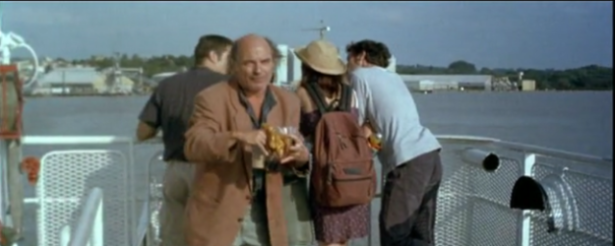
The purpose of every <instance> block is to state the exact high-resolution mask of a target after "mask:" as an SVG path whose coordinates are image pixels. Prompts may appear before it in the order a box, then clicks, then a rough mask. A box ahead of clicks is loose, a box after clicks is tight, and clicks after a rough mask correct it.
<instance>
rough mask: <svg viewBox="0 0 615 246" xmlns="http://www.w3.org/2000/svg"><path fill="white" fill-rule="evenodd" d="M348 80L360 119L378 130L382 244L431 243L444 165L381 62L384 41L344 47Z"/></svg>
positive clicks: (385, 55)
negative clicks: (354, 91) (380, 169)
mask: <svg viewBox="0 0 615 246" xmlns="http://www.w3.org/2000/svg"><path fill="white" fill-rule="evenodd" d="M346 49H347V50H346V51H347V53H348V66H349V68H350V70H351V72H350V81H351V83H352V85H353V87H354V89H355V90H356V93H357V96H358V98H359V116H360V117H359V118H360V120H361V122H360V124H363V123H364V122H365V121H367V122H369V124H370V125H371V126H372V129H373V130H374V131H376V132H378V133H380V134H382V149H381V150H380V152H379V153H378V158H379V159H380V162H381V163H382V165H383V167H382V170H383V173H384V174H385V175H386V182H385V184H384V187H383V195H382V210H381V212H380V218H379V220H380V245H382V246H393V245H400V246H401V245H404V246H408V245H434V244H435V241H434V224H435V218H436V199H437V195H438V188H439V185H440V180H441V179H442V165H441V163H440V154H439V152H440V148H441V146H440V143H438V140H437V139H436V137H435V136H434V135H433V134H432V133H431V132H430V131H429V129H427V128H425V127H423V126H422V125H421V122H420V120H419V115H418V112H417V108H416V105H415V103H414V100H413V99H412V95H411V94H410V92H409V90H408V89H407V87H406V85H405V83H404V81H403V80H402V78H401V77H400V76H399V75H398V74H396V73H392V72H390V71H388V70H386V69H385V68H386V67H388V65H389V59H390V58H391V54H390V52H389V49H388V48H387V47H386V45H385V44H383V43H380V42H376V41H372V40H363V41H360V42H357V43H352V44H350V45H348V47H347V48H346Z"/></svg>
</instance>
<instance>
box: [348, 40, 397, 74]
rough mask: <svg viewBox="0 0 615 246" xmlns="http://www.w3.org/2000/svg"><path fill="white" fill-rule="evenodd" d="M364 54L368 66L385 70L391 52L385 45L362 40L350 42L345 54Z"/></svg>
mask: <svg viewBox="0 0 615 246" xmlns="http://www.w3.org/2000/svg"><path fill="white" fill-rule="evenodd" d="M363 52H365V60H367V62H369V63H370V64H373V65H376V66H380V67H383V68H387V67H388V66H389V60H390V59H391V52H389V48H388V47H387V46H386V44H384V43H381V42H378V41H374V40H370V39H364V40H361V41H359V42H352V43H350V44H349V45H348V46H346V53H348V54H349V55H358V54H361V53H363Z"/></svg>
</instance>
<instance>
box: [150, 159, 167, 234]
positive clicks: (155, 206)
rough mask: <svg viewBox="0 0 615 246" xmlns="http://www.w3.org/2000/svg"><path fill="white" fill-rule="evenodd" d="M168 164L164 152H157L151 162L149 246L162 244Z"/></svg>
mask: <svg viewBox="0 0 615 246" xmlns="http://www.w3.org/2000/svg"><path fill="white" fill-rule="evenodd" d="M165 169H166V164H165V163H164V162H163V161H162V154H161V153H157V154H156V155H155V156H154V158H152V160H151V161H150V163H149V172H148V174H147V175H148V179H149V181H150V183H149V214H150V230H149V232H148V236H147V238H148V240H147V246H157V245H160V243H161V240H160V218H159V215H160V209H161V208H162V200H163V194H162V188H163V183H162V182H163V179H164V173H165V171H164V170H165Z"/></svg>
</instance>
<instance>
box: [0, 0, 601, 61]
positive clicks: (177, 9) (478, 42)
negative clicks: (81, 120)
mask: <svg viewBox="0 0 615 246" xmlns="http://www.w3.org/2000/svg"><path fill="white" fill-rule="evenodd" d="M2 8H3V12H4V13H3V15H4V16H3V23H2V31H3V32H7V31H12V32H14V33H17V34H19V35H21V36H22V37H23V38H24V39H25V40H26V41H27V42H28V43H29V44H30V45H31V46H33V47H34V49H35V50H36V51H37V53H38V54H39V56H50V57H65V58H86V57H90V56H91V55H110V54H112V53H113V52H116V51H117V52H122V53H129V54H139V55H142V56H151V55H161V54H174V55H180V54H183V55H190V54H191V53H192V51H193V49H194V46H195V45H196V41H197V40H198V38H199V37H200V36H201V35H205V34H212V33H213V34H222V35H225V36H228V37H230V38H233V39H236V38H239V37H241V36H242V35H245V34H248V33H256V34H261V35H265V36H268V37H270V38H272V39H273V40H274V41H275V42H277V43H280V44H287V45H289V46H291V47H296V46H300V45H305V44H307V43H309V42H310V41H312V40H314V39H317V38H318V32H317V31H307V30H305V29H309V28H317V27H319V26H320V20H324V22H325V23H326V24H327V25H329V26H330V27H331V32H330V33H328V34H327V36H326V38H327V39H329V40H330V41H332V42H334V43H335V44H336V45H337V46H338V47H340V48H342V50H343V47H345V45H346V44H348V43H349V42H351V41H358V40H362V39H374V40H378V41H381V42H384V43H385V44H387V45H388V46H389V49H390V50H391V51H392V53H393V54H394V55H395V57H396V58H397V63H398V64H405V65H414V64H422V65H434V66H447V65H448V64H450V63H451V62H453V61H456V60H465V61H469V62H472V63H474V64H476V66H477V67H479V68H480V67H490V68H538V69H545V68H556V69H565V68H574V67H580V66H585V65H590V64H598V65H603V66H610V67H611V66H612V64H613V3H612V2H536V1H533V2H436V1H419V2H382V1H378V2H181V1H173V2H129V1H124V2H47V1H45V2H22V1H16V2H2ZM342 55H343V56H345V54H342Z"/></svg>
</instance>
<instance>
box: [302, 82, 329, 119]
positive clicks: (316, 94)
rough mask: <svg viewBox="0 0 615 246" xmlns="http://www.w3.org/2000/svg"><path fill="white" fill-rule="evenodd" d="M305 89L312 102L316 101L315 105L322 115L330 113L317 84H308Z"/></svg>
mask: <svg viewBox="0 0 615 246" xmlns="http://www.w3.org/2000/svg"><path fill="white" fill-rule="evenodd" d="M305 89H306V90H307V92H308V94H309V95H310V97H311V98H312V100H314V103H315V104H316V107H317V108H318V111H319V112H320V114H324V113H326V112H328V111H329V110H328V108H329V107H327V103H326V101H325V97H324V95H323V94H322V91H320V88H318V85H317V84H316V83H307V85H306V87H305Z"/></svg>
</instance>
